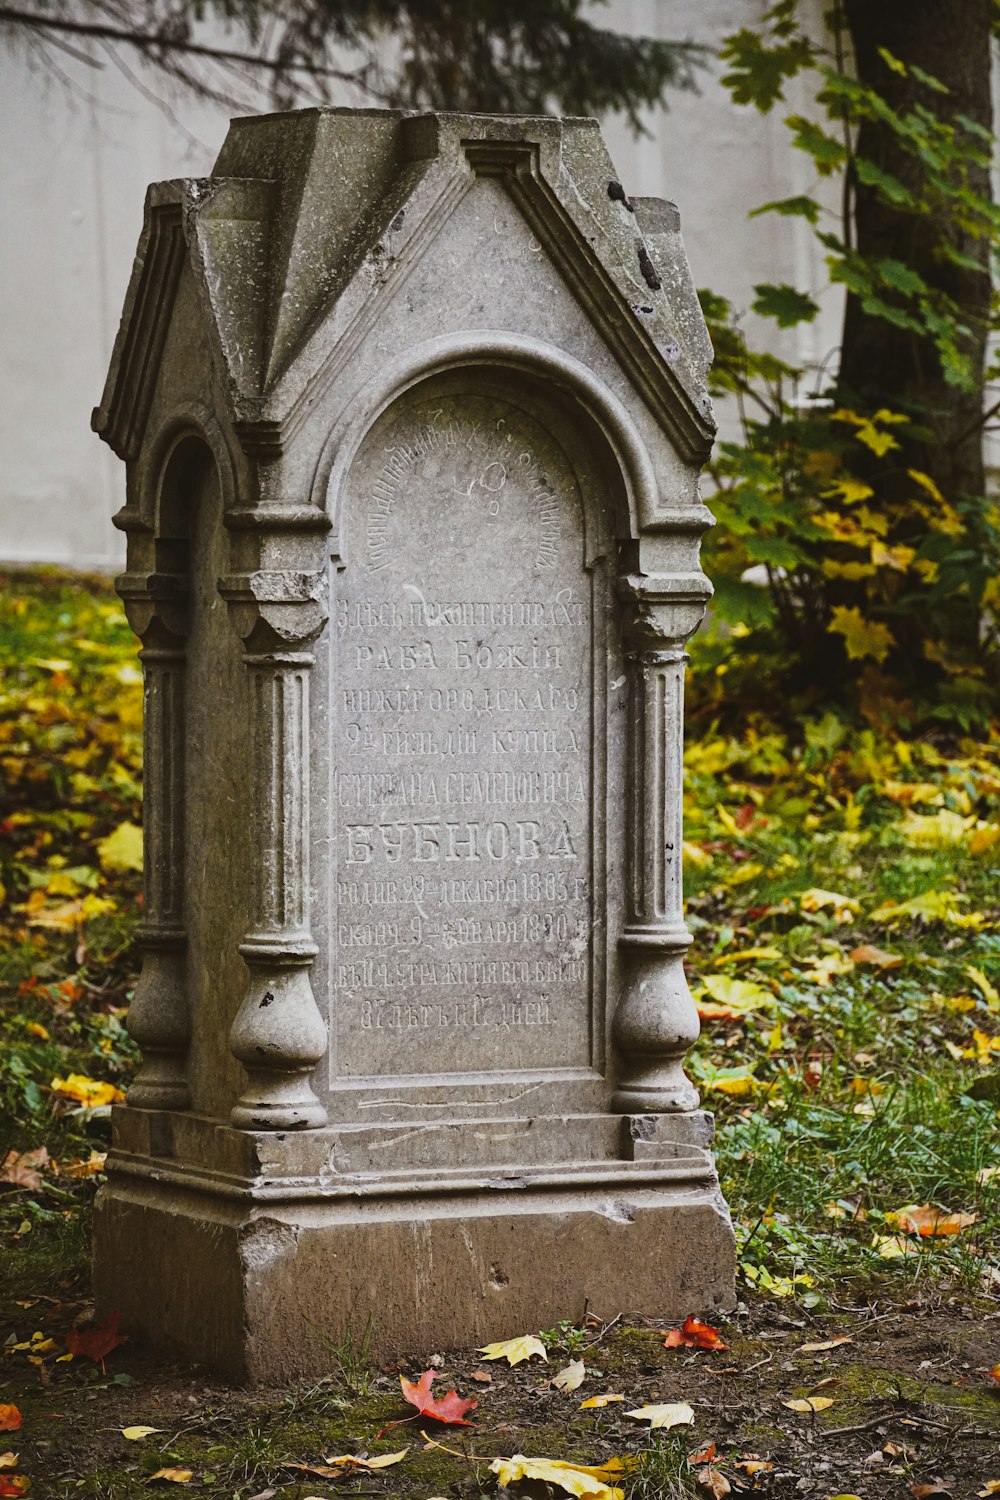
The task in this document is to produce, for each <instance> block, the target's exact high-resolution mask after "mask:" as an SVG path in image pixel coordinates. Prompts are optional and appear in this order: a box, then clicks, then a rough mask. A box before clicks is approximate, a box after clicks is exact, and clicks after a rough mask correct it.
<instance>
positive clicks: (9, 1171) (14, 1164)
mask: <svg viewBox="0 0 1000 1500" xmlns="http://www.w3.org/2000/svg"><path fill="white" fill-rule="evenodd" d="M48 1161H49V1153H48V1151H47V1150H46V1149H45V1147H44V1146H38V1147H36V1148H35V1150H34V1151H21V1152H17V1151H8V1152H7V1154H6V1156H5V1157H4V1159H3V1161H2V1162H0V1182H7V1183H9V1184H10V1186H11V1187H23V1188H30V1189H31V1191H32V1192H37V1191H38V1189H39V1188H40V1187H41V1185H42V1176H41V1173H40V1172H39V1171H37V1170H36V1169H37V1168H38V1167H45V1166H47V1165H48Z"/></svg>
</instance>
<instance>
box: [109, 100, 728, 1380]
mask: <svg viewBox="0 0 1000 1500" xmlns="http://www.w3.org/2000/svg"><path fill="white" fill-rule="evenodd" d="M709 359H710V347H709V344H708V340H707V336H706V332H705V328H704V325H703V322H702V319H701V316H700V312H699V308H698V303H697V300H696V298H695V295H694V291H693V288H692V285H691V280H690V276H689V273H688V268H687V264H686V261H685V258H684V252H683V249H682V246H681V240H680V234H679V225H678V219H677V214H676V210H675V209H674V207H673V206H672V205H671V204H669V203H666V202H661V201H659V200H655V199H639V200H636V201H634V202H630V201H629V200H628V198H627V197H626V195H625V193H624V191H623V190H622V188H621V187H620V186H619V184H618V182H617V179H616V174H615V171H614V168H613V166H612V164H611V162H610V160H609V158H608V156H607V153H606V151H605V148H604V146H603V143H602V141H601V137H600V134H599V131H598V129H597V126H596V125H595V123H594V122H593V121H589V120H552V119H521V118H506V117H489V116H464V115H448V114H428V115H412V114H406V113H402V112H388V111H377V110H375V111H372V110H308V111H304V112H301V113H294V114H284V115H274V116H270V117H263V118H257V119H245V120H237V121H236V122H235V123H234V124H233V126H232V128H231V130H230V133H229V136H228V138H227V140H226V142H225V144H224V146H223V148H222V153H221V155H220V157H219V160H218V162H217V164H216V167H215V170H214V173H213V175H212V176H211V177H209V178H207V179H202V180H195V181H176V182H166V183H160V184H157V185H155V186H154V187H153V188H151V190H150V192H149V196H148V200H147V205H146V217H145V227H144V230H143V235H142V239H141V241H140V245H139V251H138V257H137V260H136V263H135V270H134V274H133V277H132V283H131V286H130V288H129V292H128V296H127V300H126V304H125V313H124V317H123V321H122V325H121V329H120V332H119V335H118V340H117V343H116V346H115V352H114V357H113V360H112V366H111V373H110V375H109V378H108V384H107V388H106V392H105V396H104V399H103V402H102V404H101V406H100V407H99V408H98V410H97V412H96V413H95V427H96V430H97V431H98V432H99V433H100V434H101V436H102V437H103V438H104V439H105V440H106V441H107V442H108V443H110V444H111V445H112V447H113V448H114V449H115V451H116V452H117V453H118V454H119V455H120V456H121V457H122V458H123V459H124V460H125V461H126V464H127V467H128V499H127V503H126V505H125V507H124V509H123V510H122V511H121V512H120V514H119V516H118V517H117V522H118V524H119V525H120V526H121V527H122V529H123V530H124V531H125V532H126V533H127V536H128V566H127V571H126V572H125V573H124V575H123V576H122V577H121V578H120V579H119V580H118V587H119V591H120V593H121V595H122V598H123V599H124V601H125V605H126V608H127V610H128V615H129V619H130V621H131V623H132V626H133V628H134V629H135V631H136V633H137V634H138V635H139V637H140V639H141V642H142V651H141V656H142V661H143V665H144V672H145V684H146V686H145V694H146V727H145V735H146V752H145V753H146V760H145V765H146V773H145V774H146V802H145V828H146V895H145V911H144V922H143V926H142V929H141V935H140V939H141V945H142V949H143V956H144V957H143V968H142V974H141V978H140V979H139V981H138V984H137V987H136V992H135V997H134V1001H133V1004H132V1008H131V1010H130V1013H129V1030H130V1033H131V1035H132V1036H133V1037H134V1038H135V1040H136V1041H137V1042H138V1044H139V1046H140V1048H141V1049H142V1054H143V1063H142V1067H141V1069H140V1071H139V1073H138V1076H137V1077H136V1080H135V1082H134V1084H133V1085H132V1087H131V1089H130V1090H129V1093H128V1100H127V1103H126V1104H125V1105H123V1106H122V1107H121V1108H119V1109H118V1110H116V1112H115V1122H114V1144H113V1149H112V1153H111V1155H110V1157H109V1178H108V1182H107V1185H106V1186H105V1187H104V1188H102V1190H101V1193H100V1195H99V1199H98V1210H97V1224H96V1285H97V1293H98V1298H99V1302H100V1304H101V1305H102V1308H103V1309H104V1310H108V1309H110V1308H112V1307H115V1308H118V1309H120V1311H121V1314H122V1318H123V1324H124V1326H126V1327H128V1328H129V1329H131V1330H133V1331H134V1332H136V1333H138V1334H141V1335H145V1336H146V1337H147V1338H149V1339H151V1340H152V1341H154V1342H158V1343H160V1344H162V1345H167V1346H169V1345H173V1346H174V1347H175V1348H177V1349H178V1350H179V1351H181V1352H182V1353H184V1354H185V1355H187V1356H188V1357H193V1358H195V1359H198V1360H203V1361H205V1362H207V1363H210V1364H212V1365H214V1366H215V1367H217V1368H220V1369H221V1370H223V1371H226V1372H228V1373H230V1374H231V1375H233V1376H235V1377H237V1378H242V1379H250V1380H276V1379H282V1378H287V1377H291V1376H293V1375H298V1374H302V1373H306V1372H310V1371H318V1370H322V1369H324V1368H327V1367H328V1366H329V1362H330V1354H329V1347H330V1342H331V1341H332V1342H333V1343H338V1342H340V1340H341V1339H342V1338H343V1337H344V1334H345V1331H346V1330H348V1329H351V1330H352V1331H353V1334H354V1336H355V1337H358V1336H359V1335H360V1333H361V1332H362V1331H363V1330H364V1328H365V1326H366V1324H367V1323H368V1321H369V1320H371V1326H372V1329H373V1350H374V1352H375V1353H376V1354H378V1355H382V1356H389V1355H391V1354H394V1353H398V1352H400V1351H405V1350H418V1349H420V1348H423V1349H426V1348H430V1347H434V1348H440V1347H447V1346H449V1345H468V1344H473V1343H482V1342H484V1341H486V1340H492V1339H498V1338H502V1337H506V1336H510V1335H513V1334H516V1333H521V1332H525V1331H527V1330H531V1329H537V1328H539V1327H544V1326H547V1325H550V1324H552V1323H554V1322H556V1321H557V1320H559V1319H560V1318H566V1317H571V1318H572V1317H576V1316H577V1315H578V1314H580V1313H581V1312H582V1311H583V1310H584V1307H585V1306H588V1305H589V1307H590V1308H591V1309H593V1310H596V1311H597V1312H599V1313H602V1314H604V1315H607V1316H611V1315H613V1314H616V1313H619V1312H625V1313H629V1312H632V1313H641V1314H650V1315H655V1316H658V1317H663V1318H676V1317H680V1316H683V1315H685V1314H687V1313H690V1312H692V1311H695V1310H705V1309H711V1308H713V1307H715V1308H719V1307H723V1306H726V1305H730V1304H731V1302H732V1298H733V1276H734V1246H733V1236H732V1231H731V1227H730V1223H729V1219H728V1214H727V1212H726V1208H725V1204H724V1203H723V1201H722V1199H721V1196H720V1193H719V1188H718V1182H717V1178H716V1175H715V1171H714V1167H713V1162H712V1157H711V1153H710V1149H709V1147H710V1142H711V1129H710V1122H709V1120H708V1117H707V1116H706V1115H705V1114H704V1113H702V1112H701V1111H700V1110H699V1109H698V1095H697V1092H696V1090H695V1089H694V1088H693V1087H692V1085H691V1083H690V1082H689V1080H688V1079H687V1077H686V1076H685V1073H684V1070H683V1061H684V1054H685V1051H686V1049H687V1048H689V1047H690V1045H691V1043H692V1042H693V1041H694V1039H695V1037H696V1036H697V1032H698V1021H697V1015H696V1012H695V1008H694V1005H693V1002H692V999H691V996H690V993H689V990H688V986H687V982H686V980H685V976H684V969H683V959H684V954H685V950H686V948H687V946H688V942H689V937H688V934H687V932H686V931H685V928H684V922H683V917H682V911H681V776H682V746H681V741H682V696H683V672H684V662H685V643H686V641H687V640H688V638H689V637H690V635H691V634H692V632H693V631H694V630H695V629H696V628H697V626H698V623H699V621H700V619H701V617H702V614H703V612H704V607H705V603H706V600H707V598H708V596H709V594H710V587H709V584H708V582H707V580H706V579H705V577H704V575H703V573H702V572H701V569H700V567H699V563H698V543H699V537H700V534H701V532H702V531H703V530H704V528H705V527H706V526H708V525H709V524H710V520H711V518H710V516H709V514H708V512H707V511H706V510H705V509H704V507H703V506H702V504H701V503H700V501H699V498H698V487H697V480H698V470H699V466H700V464H701V463H702V461H703V460H704V458H705V456H706V454H707V453H708V451H709V447H710V444H711V440H712V434H713V423H712V416H711V408H710V405H709V401H708V398H707V395H706V390H705V374H706V370H707V366H708V363H709Z"/></svg>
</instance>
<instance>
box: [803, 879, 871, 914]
mask: <svg viewBox="0 0 1000 1500" xmlns="http://www.w3.org/2000/svg"><path fill="white" fill-rule="evenodd" d="M799 905H800V906H801V908H802V910H803V911H814V912H815V911H828V912H829V913H830V914H831V916H832V917H833V919H834V921H835V922H849V921H850V920H851V918H852V917H854V916H856V915H857V913H858V912H859V911H860V910H861V902H860V901H856V900H855V899H854V897H853V896H844V895H842V894H841V892H840V891H824V890H823V889H822V887H820V886H813V887H811V888H810V889H809V890H808V891H803V892H802V893H801V894H800V896H799Z"/></svg>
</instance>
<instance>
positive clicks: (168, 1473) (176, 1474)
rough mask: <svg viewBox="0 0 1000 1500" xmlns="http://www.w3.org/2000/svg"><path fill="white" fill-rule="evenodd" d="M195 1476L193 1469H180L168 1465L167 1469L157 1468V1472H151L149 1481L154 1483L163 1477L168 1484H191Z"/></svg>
mask: <svg viewBox="0 0 1000 1500" xmlns="http://www.w3.org/2000/svg"><path fill="white" fill-rule="evenodd" d="M193 1478H194V1471H193V1470H192V1469H179V1468H176V1467H174V1466H168V1467H167V1468H166V1469H157V1471H156V1473H155V1474H150V1476H149V1480H148V1483H149V1484H152V1483H153V1481H154V1480H156V1479H162V1480H163V1481H164V1483H166V1484H190V1483H191V1481H192V1479H193Z"/></svg>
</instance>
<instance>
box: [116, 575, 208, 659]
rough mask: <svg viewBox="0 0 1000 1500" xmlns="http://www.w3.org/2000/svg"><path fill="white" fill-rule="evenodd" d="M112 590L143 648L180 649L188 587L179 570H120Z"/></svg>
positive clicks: (185, 621)
mask: <svg viewBox="0 0 1000 1500" xmlns="http://www.w3.org/2000/svg"><path fill="white" fill-rule="evenodd" d="M115 590H116V592H117V594H118V597H119V598H120V599H121V601H122V603H123V604H124V606H125V616H126V619H127V620H128V622H129V625H130V626H131V628H132V630H133V631H134V633H135V634H136V635H137V636H138V637H139V640H140V641H141V642H142V645H143V647H144V649H160V650H175V651H178V652H183V651H184V642H185V638H186V636H187V632H188V616H189V604H190V590H189V588H188V583H187V579H186V578H185V576H184V575H183V574H181V573H165V572H164V573H142V572H129V573H121V574H119V576H118V577H117V578H116V579H115Z"/></svg>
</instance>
